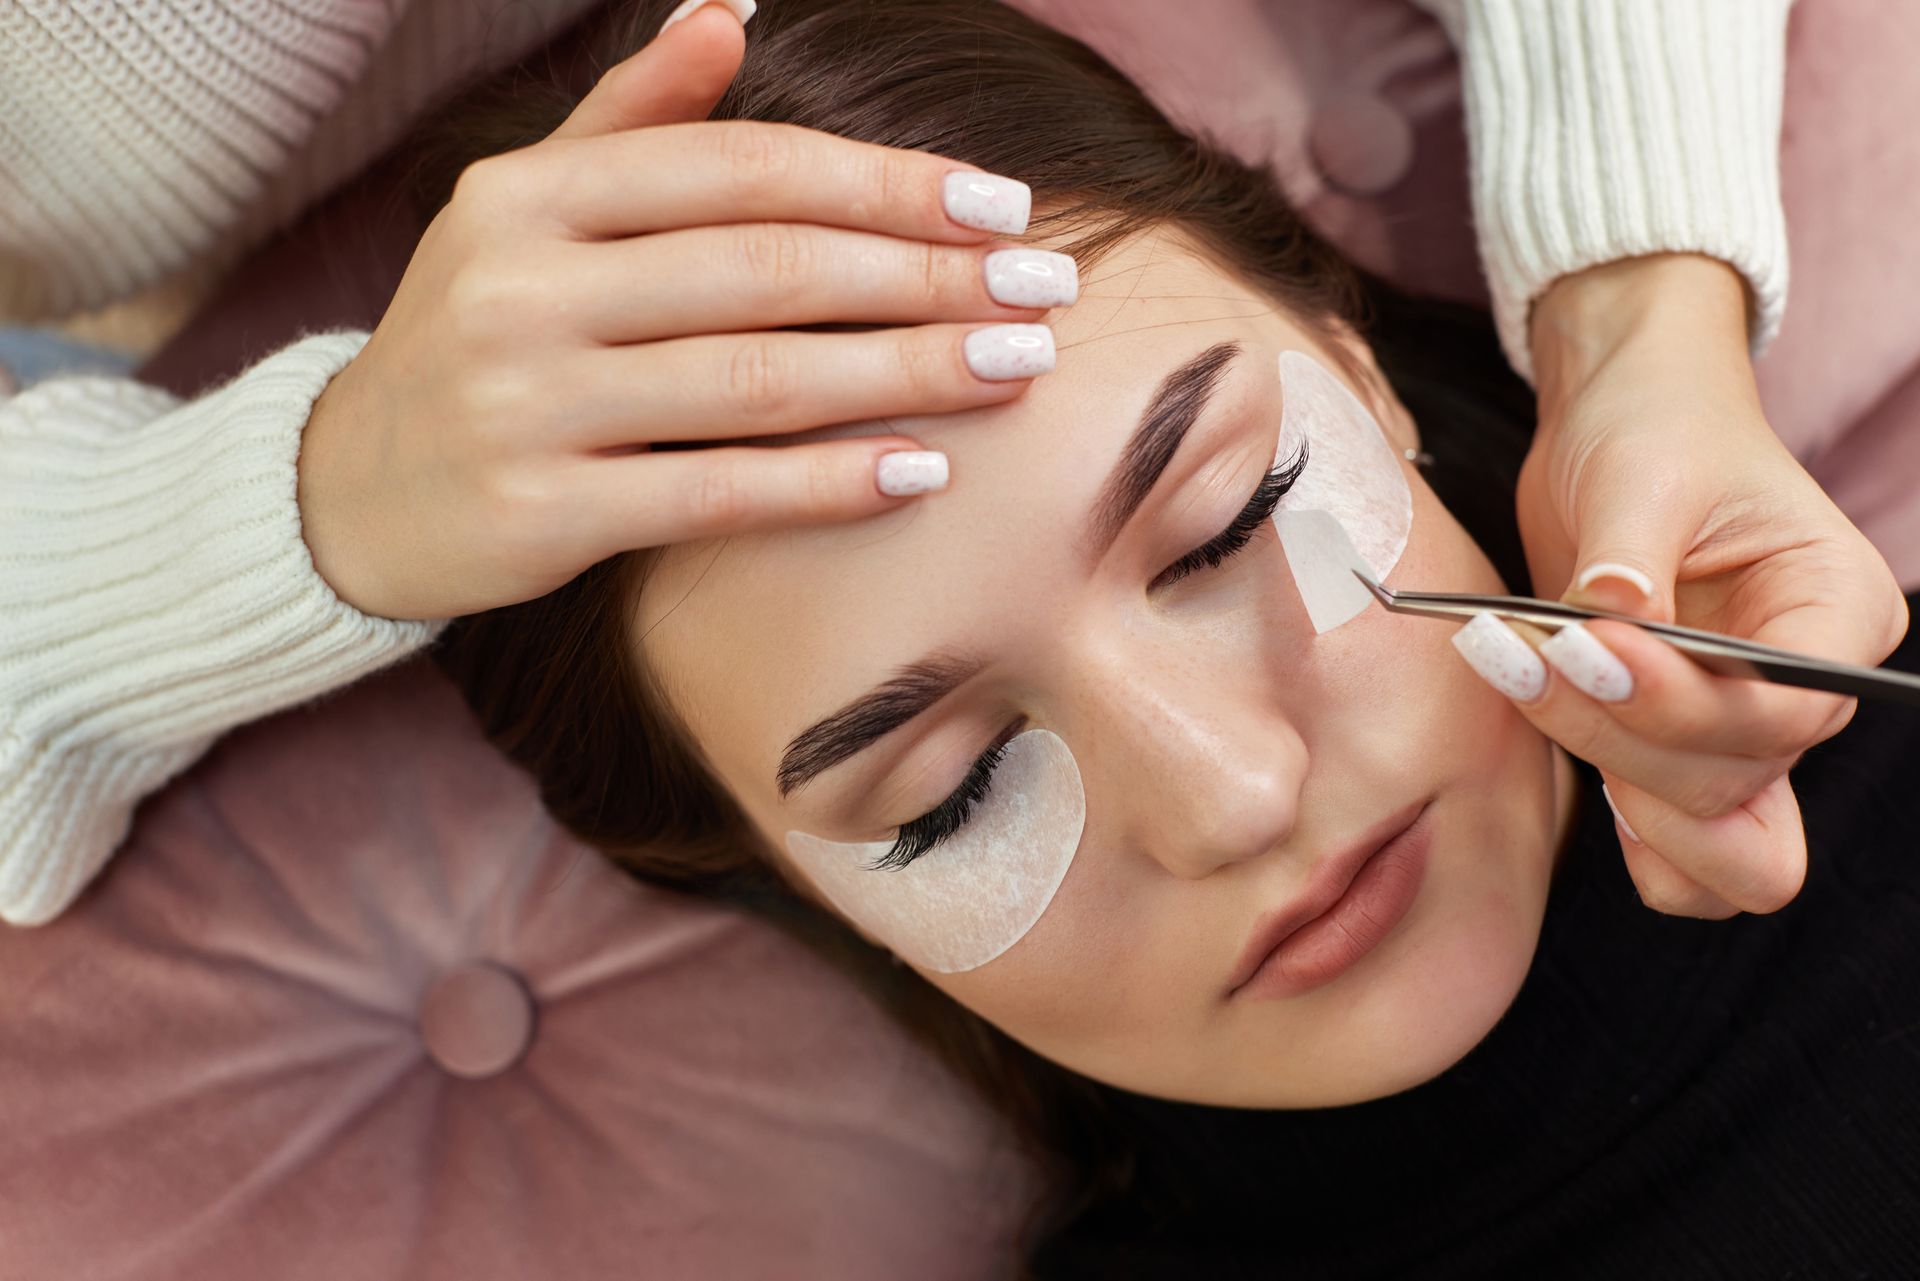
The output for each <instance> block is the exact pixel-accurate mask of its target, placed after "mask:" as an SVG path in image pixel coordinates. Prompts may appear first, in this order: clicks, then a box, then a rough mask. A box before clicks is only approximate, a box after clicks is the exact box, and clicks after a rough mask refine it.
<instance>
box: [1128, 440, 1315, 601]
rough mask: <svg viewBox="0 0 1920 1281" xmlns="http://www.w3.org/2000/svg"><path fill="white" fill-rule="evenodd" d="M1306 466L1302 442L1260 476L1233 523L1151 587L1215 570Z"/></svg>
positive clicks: (1267, 514) (1163, 573)
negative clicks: (1292, 452) (1298, 449)
mask: <svg viewBox="0 0 1920 1281" xmlns="http://www.w3.org/2000/svg"><path fill="white" fill-rule="evenodd" d="M1306 469H1307V443H1306V442H1305V441H1301V442H1300V452H1299V453H1297V454H1295V455H1294V456H1293V457H1292V458H1291V459H1289V460H1287V461H1286V462H1284V463H1281V464H1280V465H1279V466H1278V467H1275V468H1274V469H1273V470H1272V471H1270V472H1268V473H1267V474H1266V475H1264V476H1262V477H1261V478H1260V483H1259V484H1258V485H1257V486H1255V487H1254V491H1253V497H1252V498H1251V499H1250V500H1248V502H1247V505H1246V507H1245V508H1243V509H1242V510H1241V512H1240V514H1239V515H1238V516H1235V517H1234V518H1233V523H1232V524H1230V525H1228V526H1227V527H1226V528H1225V529H1223V530H1221V531H1220V532H1219V533H1218V534H1215V535H1214V536H1213V537H1212V538H1210V539H1208V540H1207V541H1206V542H1204V543H1202V544H1200V546H1198V547H1196V548H1194V549H1193V550H1192V551H1190V552H1188V553H1187V554H1186V555H1185V556H1182V557H1181V558H1180V559H1179V560H1177V561H1175V562H1173V564H1171V565H1169V566H1167V567H1166V568H1165V569H1163V570H1161V571H1160V576H1159V577H1158V578H1156V579H1154V580H1153V582H1152V583H1151V584H1149V586H1150V587H1166V586H1168V585H1169V584H1172V583H1177V582H1179V581H1180V580H1181V579H1183V578H1185V577H1186V576H1187V575H1188V574H1192V573H1195V572H1197V571H1199V570H1202V569H1212V568H1214V567H1215V566H1217V565H1219V564H1220V562H1222V561H1224V560H1225V559H1227V557H1229V556H1231V555H1233V554H1234V553H1235V552H1237V551H1239V550H1240V549H1241V548H1243V547H1245V546H1246V545H1247V543H1248V542H1249V541H1251V540H1252V538H1253V535H1254V531H1256V530H1258V529H1259V528H1260V525H1261V523H1262V522H1264V521H1266V520H1267V519H1269V518H1270V517H1271V516H1272V515H1273V512H1274V509H1275V508H1277V507H1278V506H1280V500H1281V499H1282V498H1285V497H1286V496H1287V491H1288V490H1290V489H1292V488H1293V486H1294V483H1295V482H1296V481H1298V480H1299V479H1300V473H1302V472H1304V471H1306Z"/></svg>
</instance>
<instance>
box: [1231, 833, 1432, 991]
mask: <svg viewBox="0 0 1920 1281" xmlns="http://www.w3.org/2000/svg"><path fill="white" fill-rule="evenodd" d="M1426 807H1427V803H1426V801H1425V800H1419V801H1415V802H1414V803H1413V804H1411V805H1408V806H1405V807H1404V808H1402V809H1400V810H1398V811H1396V812H1394V813H1392V814H1389V815H1388V816H1387V817H1386V818H1383V819H1381V820H1380V821H1379V822H1378V823H1375V824H1374V825H1373V826H1372V827H1370V828H1368V829H1367V830H1366V831H1365V832H1362V833H1361V834H1360V836H1359V837H1358V839H1356V840H1355V841H1354V842H1353V844H1351V845H1349V846H1347V847H1346V848H1345V849H1342V850H1341V851H1340V852H1339V853H1337V854H1334V855H1333V856H1331V857H1329V858H1324V859H1322V860H1320V865H1319V866H1318V867H1316V868H1314V869H1313V880H1312V881H1311V882H1309V883H1308V885H1307V888H1306V892H1305V893H1303V894H1301V895H1300V897H1298V898H1296V899H1294V900H1293V902H1291V903H1288V904H1287V905H1286V906H1284V907H1278V908H1275V909H1274V910H1273V911H1271V912H1268V913H1266V914H1265V915H1264V916H1262V917H1261V918H1260V919H1259V920H1257V921H1255V922H1254V923H1253V934H1252V935H1251V936H1250V937H1249V938H1248V939H1247V945H1246V946H1245V947H1243V948H1241V949H1240V960H1239V963H1238V964H1236V965H1235V966H1234V967H1233V980H1232V982H1233V986H1232V987H1230V988H1228V989H1227V995H1228V996H1232V995H1233V994H1234V993H1235V992H1237V991H1239V990H1240V988H1241V987H1242V986H1243V985H1244V984H1245V983H1246V982H1247V980H1248V979H1250V978H1252V977H1253V974H1254V971H1255V970H1258V969H1259V968H1260V966H1261V965H1262V964H1263V963H1264V962H1265V961H1266V959H1267V957H1269V956H1271V955H1272V954H1273V950H1274V949H1275V948H1277V947H1279V946H1280V945H1281V944H1282V943H1284V942H1286V940H1287V938H1288V936H1289V935H1291V934H1292V933H1293V932H1294V931H1295V930H1297V929H1299V928H1300V927H1301V926H1303V925H1306V924H1307V923H1308V922H1309V921H1312V920H1313V919H1314V918H1316V917H1318V916H1320V915H1322V914H1323V913H1325V912H1326V911H1327V909H1328V908H1330V907H1332V906H1333V905H1334V904H1335V903H1338V902H1339V901H1340V896H1341V895H1342V894H1345V893H1346V892H1347V887H1348V886H1349V885H1352V884H1353V878H1354V877H1356V876H1358V875H1359V874H1360V869H1361V867H1362V866H1364V865H1365V863H1366V861H1367V860H1368V859H1370V858H1372V857H1373V856H1374V855H1375V854H1377V853H1379V851H1380V849H1381V847H1382V846H1384V845H1386V844H1387V843H1388V842H1389V841H1391V840H1393V838H1394V837H1396V836H1398V835H1400V833H1402V832H1404V831H1406V830H1407V829H1408V828H1409V827H1412V826H1413V823H1414V820H1415V819H1417V818H1419V817H1420V812H1421V811H1422V810H1424V809H1425V808H1426Z"/></svg>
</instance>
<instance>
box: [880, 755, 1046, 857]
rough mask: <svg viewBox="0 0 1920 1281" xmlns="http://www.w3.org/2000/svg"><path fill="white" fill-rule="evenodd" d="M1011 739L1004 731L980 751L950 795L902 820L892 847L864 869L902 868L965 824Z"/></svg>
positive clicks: (991, 779) (984, 794) (990, 784)
mask: <svg viewBox="0 0 1920 1281" xmlns="http://www.w3.org/2000/svg"><path fill="white" fill-rule="evenodd" d="M1012 739H1013V735H1012V734H1010V733H1009V734H1003V735H1002V736H1001V738H1000V741H999V742H997V743H995V744H994V745H993V746H992V747H989V748H988V749H987V750H986V751H984V752H982V753H980V755H979V757H978V758H977V759H976V760H975V761H974V762H973V768H972V769H970V770H968V771H967V776H966V778H965V779H963V780H961V783H960V786H959V787H957V788H955V789H954V792H953V795H951V796H949V797H947V799H946V800H944V801H941V802H940V803H939V804H938V805H936V806H934V807H933V809H931V810H929V811H928V812H927V813H925V814H923V815H921V816H920V817H919V818H916V819H914V820H913V821H912V822H911V823H902V824H901V825H900V834H899V835H898V836H896V837H895V838H894V841H893V848H892V849H890V850H888V851H887V852H886V853H885V854H882V855H881V856H880V857H879V858H877V859H875V860H874V861H873V862H871V863H869V864H867V870H868V871H870V872H878V871H880V870H882V869H883V868H895V869H897V868H903V867H905V866H906V865H907V864H909V863H911V862H913V860H915V859H917V858H919V857H920V856H921V855H922V854H925V853H926V852H927V851H928V850H930V849H932V848H933V847H934V846H936V845H938V844H940V842H942V841H944V840H946V839H947V838H948V837H950V836H952V835H953V834H954V833H955V832H958V831H959V830H960V829H961V828H963V827H965V826H966V825H967V820H968V819H969V818H971V817H972V816H973V807H974V806H975V805H978V804H979V803H980V802H981V801H983V800H985V799H986V795H987V789H988V788H990V787H992V786H993V772H994V771H995V770H996V769H999V768H1000V758H1001V757H1003V756H1005V755H1006V754H1007V744H1008V743H1009V742H1010V741H1012Z"/></svg>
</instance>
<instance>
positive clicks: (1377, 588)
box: [1348, 565, 1393, 605]
mask: <svg viewBox="0 0 1920 1281" xmlns="http://www.w3.org/2000/svg"><path fill="white" fill-rule="evenodd" d="M1348 568H1349V569H1351V570H1352V571H1353V576H1354V577H1355V578H1357V579H1359V580H1360V581H1361V582H1362V583H1364V584H1366V588H1367V590H1368V591H1370V592H1372V593H1373V596H1374V599H1375V600H1377V601H1379V602H1380V603H1381V604H1382V605H1391V604H1393V593H1392V592H1391V591H1389V590H1388V589H1387V588H1385V587H1382V586H1381V585H1380V584H1379V583H1377V582H1375V581H1374V578H1373V575H1371V574H1369V573H1368V572H1367V571H1366V570H1364V569H1361V568H1360V567H1359V566H1358V565H1350V566H1348Z"/></svg>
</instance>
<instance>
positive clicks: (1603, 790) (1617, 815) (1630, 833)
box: [1600, 783, 1646, 845]
mask: <svg viewBox="0 0 1920 1281" xmlns="http://www.w3.org/2000/svg"><path fill="white" fill-rule="evenodd" d="M1600 795H1602V796H1604V797H1606V798H1607V808H1608V809H1610V810H1612V811H1613V821H1614V822H1616V823H1618V824H1620V830H1621V831H1622V832H1625V833H1626V834H1627V839H1628V840H1630V841H1632V842H1633V843H1634V844H1635V845H1645V844H1646V842H1645V841H1643V840H1641V839H1640V838H1639V837H1638V836H1637V835H1635V834H1634V830H1633V824H1631V823H1629V822H1627V816H1626V815H1625V814H1622V813H1621V812H1620V807H1619V806H1618V805H1615V804H1614V803H1613V793H1612V792H1609V791H1608V790H1607V785H1606V784H1605V783H1602V784H1600Z"/></svg>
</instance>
